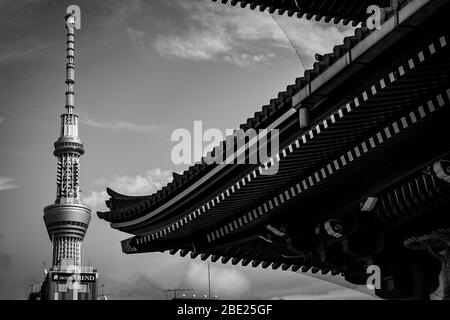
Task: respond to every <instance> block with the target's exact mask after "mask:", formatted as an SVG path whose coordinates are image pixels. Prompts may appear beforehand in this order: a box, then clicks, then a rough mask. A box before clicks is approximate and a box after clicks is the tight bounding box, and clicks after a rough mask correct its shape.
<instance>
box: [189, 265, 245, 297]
mask: <svg viewBox="0 0 450 320" xmlns="http://www.w3.org/2000/svg"><path fill="white" fill-rule="evenodd" d="M207 268H208V267H207V264H206V263H200V262H191V265H190V267H189V270H188V272H187V275H186V280H185V285H186V286H189V287H192V288H193V289H194V290H195V292H196V293H198V294H201V295H203V294H207V293H208V269H207ZM250 294H251V292H250V281H249V279H248V278H247V277H246V276H245V275H244V274H243V273H241V272H240V271H239V270H237V269H236V268H228V267H218V266H213V265H212V266H211V295H218V296H219V297H220V298H221V299H240V298H241V299H242V298H246V297H250Z"/></svg>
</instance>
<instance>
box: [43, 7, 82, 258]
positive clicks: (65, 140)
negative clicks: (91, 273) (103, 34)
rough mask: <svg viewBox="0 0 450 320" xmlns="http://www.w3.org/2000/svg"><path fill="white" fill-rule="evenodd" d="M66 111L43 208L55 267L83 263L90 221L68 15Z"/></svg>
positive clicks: (71, 21)
mask: <svg viewBox="0 0 450 320" xmlns="http://www.w3.org/2000/svg"><path fill="white" fill-rule="evenodd" d="M66 28H67V64H66V84H67V90H66V110H67V111H66V112H65V113H64V114H62V115H61V133H60V137H59V139H58V141H56V142H55V151H54V152H53V154H54V155H55V157H57V158H58V168H57V174H56V201H55V204H52V205H49V206H47V207H45V208H44V221H45V226H46V227H47V231H48V234H49V236H50V239H51V241H52V243H53V264H52V265H53V266H60V265H62V264H64V265H73V266H81V244H82V242H83V239H84V235H85V234H86V231H87V228H88V225H89V222H90V220H91V209H90V208H89V207H88V206H86V205H83V204H81V201H80V158H81V156H82V155H83V154H84V149H83V144H82V143H81V140H80V139H79V138H78V115H77V114H75V113H74V108H75V103H74V84H75V65H74V45H75V17H74V16H73V15H67V16H66Z"/></svg>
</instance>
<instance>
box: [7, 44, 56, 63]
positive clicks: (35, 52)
mask: <svg viewBox="0 0 450 320" xmlns="http://www.w3.org/2000/svg"><path fill="white" fill-rule="evenodd" d="M5 47H6V46H5ZM7 47H8V50H5V51H3V52H2V51H0V66H1V65H6V64H8V63H11V62H14V61H24V60H38V59H40V58H42V57H43V56H45V55H46V54H47V53H48V49H49V48H50V47H51V44H49V43H39V44H33V43H30V42H29V41H25V42H17V43H13V44H9V45H8V46H7Z"/></svg>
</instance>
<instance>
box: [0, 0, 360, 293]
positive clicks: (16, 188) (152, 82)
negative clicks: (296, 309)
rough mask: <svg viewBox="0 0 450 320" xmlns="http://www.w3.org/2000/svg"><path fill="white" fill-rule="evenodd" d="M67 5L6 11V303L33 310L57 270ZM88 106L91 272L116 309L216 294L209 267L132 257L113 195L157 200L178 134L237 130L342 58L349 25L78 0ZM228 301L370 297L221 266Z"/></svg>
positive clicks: (0, 206)
mask: <svg viewBox="0 0 450 320" xmlns="http://www.w3.org/2000/svg"><path fill="white" fill-rule="evenodd" d="M70 4H74V3H71V2H68V1H61V0H59V1H56V0H53V1H50V0H48V1H45V0H21V1H17V0H0V298H2V299H23V298H26V297H27V293H28V287H29V285H30V284H32V283H34V282H38V281H40V280H42V278H43V269H44V265H43V263H44V262H46V266H47V267H49V263H50V261H51V243H50V240H49V238H48V235H47V232H46V229H45V225H44V222H43V219H42V216H43V211H42V209H43V207H44V206H46V205H48V204H51V203H53V202H54V200H55V196H56V185H55V184H56V182H55V176H56V159H55V158H54V157H53V155H52V152H53V142H54V141H55V140H56V139H57V137H58V134H59V125H60V124H59V119H60V118H59V117H60V114H61V113H63V112H64V101H65V100H64V92H65V84H64V77H65V45H66V38H65V37H66V30H65V27H64V15H65V9H66V7H67V6H68V5H70ZM76 4H77V5H79V6H80V7H81V11H82V19H81V27H82V29H81V30H77V31H76V44H75V46H76V54H75V56H76V57H75V63H76V81H77V83H76V85H75V105H76V112H77V113H78V114H79V116H80V120H81V124H80V137H81V139H82V141H83V143H84V145H85V149H86V154H85V155H84V156H83V158H82V162H81V186H82V194H83V199H84V201H85V203H87V204H89V205H90V206H91V207H92V211H93V216H92V222H91V225H90V227H89V229H88V233H87V236H86V239H85V241H84V264H88V263H89V264H92V265H94V266H96V267H97V268H98V269H99V271H100V281H101V283H104V284H105V290H106V291H107V292H113V293H115V295H114V296H111V298H123V299H130V298H131V299H162V298H164V295H163V293H162V292H161V290H162V289H164V288H175V287H180V286H181V287H186V286H188V287H192V288H194V289H195V293H197V294H198V295H200V294H201V295H202V294H204V293H205V292H206V289H207V284H206V281H207V275H206V264H205V263H204V262H200V261H198V260H191V259H190V258H187V257H186V258H181V257H174V256H170V255H168V254H157V253H155V254H142V255H125V254H123V253H122V252H121V249H120V240H122V239H124V238H128V237H129V235H127V234H123V233H120V232H118V231H116V230H113V229H111V228H110V227H109V225H108V224H107V223H105V222H104V221H100V220H99V219H98V217H97V215H96V214H95V212H96V211H97V210H103V209H105V207H104V200H105V189H106V187H107V186H111V187H113V188H114V189H115V190H117V191H119V192H123V193H127V194H150V193H152V192H154V191H155V190H157V189H158V188H160V187H161V186H163V185H164V184H166V183H167V182H168V180H169V179H170V177H171V173H172V171H180V170H184V169H185V167H181V166H175V165H174V164H172V162H171V160H170V153H171V149H172V147H173V146H174V144H175V143H174V142H171V141H170V135H171V133H172V131H173V130H174V129H177V128H186V129H189V130H192V128H193V122H194V121H195V120H202V121H203V127H204V128H217V129H219V130H221V131H223V132H224V131H225V129H227V128H237V127H238V126H239V124H241V123H244V122H246V119H247V118H248V117H251V116H252V115H253V114H254V113H255V112H256V111H259V110H260V109H261V108H262V106H263V105H265V104H268V103H269V101H270V99H272V98H275V97H277V96H278V92H279V91H281V90H285V88H286V87H287V85H289V84H292V83H293V82H294V81H295V78H297V77H298V76H300V75H302V74H303V65H305V66H306V67H310V66H311V65H312V63H313V61H312V58H313V56H314V53H326V52H331V51H332V47H333V46H334V45H336V44H340V43H341V42H342V40H343V37H344V36H345V35H346V34H349V33H351V32H352V30H351V29H349V28H344V27H342V26H338V27H336V26H334V25H326V24H320V23H316V22H311V21H305V20H299V19H296V18H287V17H286V18H277V22H278V23H279V24H280V25H281V26H282V28H283V29H284V30H285V31H286V33H287V34H288V35H289V37H291V38H292V39H291V40H293V41H294V43H295V46H296V48H297V49H298V51H299V53H300V57H301V59H299V57H298V56H297V54H296V53H295V51H294V50H293V48H292V47H291V46H290V44H289V41H288V40H287V39H286V36H285V34H284V33H283V32H282V30H281V29H280V27H279V25H277V23H276V22H275V20H274V19H273V18H272V17H271V16H270V15H268V14H265V13H261V12H259V11H258V12H253V11H250V10H249V9H241V8H233V7H230V6H225V5H222V4H220V3H213V2H212V1H210V0H198V1H193V0H189V1H187V0H184V1H182V0H171V1H168V0H159V1H158V0H152V1H143V0H132V1H131V0H129V1H123V0H122V1H118V0H116V1H113V0H100V1H78V2H77V3H76ZM212 288H213V293H214V294H217V295H219V296H220V297H223V298H254V299H259V298H286V299H288V298H295V299H302V298H317V299H320V298H330V299H334V298H355V299H357V298H363V297H366V296H363V295H362V294H360V293H357V292H355V291H352V290H349V289H346V288H342V287H339V286H336V285H332V284H329V283H328V282H323V281H321V280H317V279H314V278H311V277H306V276H303V275H300V274H297V273H292V272H283V271H271V270H263V269H261V268H257V269H253V268H251V267H235V266H229V265H222V264H219V263H215V264H212Z"/></svg>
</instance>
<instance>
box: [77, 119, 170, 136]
mask: <svg viewBox="0 0 450 320" xmlns="http://www.w3.org/2000/svg"><path fill="white" fill-rule="evenodd" d="M81 122H82V123H83V124H84V125H86V126H89V127H93V128H98V129H106V130H113V131H129V132H135V133H160V132H161V131H162V130H163V127H161V126H159V125H142V124H136V123H132V122H127V121H112V122H106V121H103V122H101V121H96V120H93V119H91V118H89V117H84V118H83V119H82V121H81Z"/></svg>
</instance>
